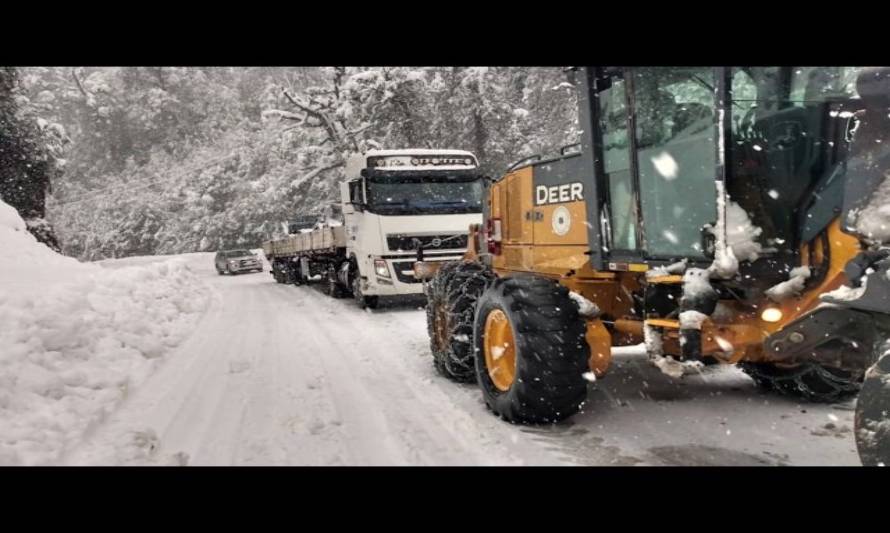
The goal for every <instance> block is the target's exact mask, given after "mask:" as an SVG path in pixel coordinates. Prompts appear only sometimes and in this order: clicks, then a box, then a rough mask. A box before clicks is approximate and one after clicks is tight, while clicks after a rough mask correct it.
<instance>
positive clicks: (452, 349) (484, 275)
mask: <svg viewBox="0 0 890 533" xmlns="http://www.w3.org/2000/svg"><path fill="white" fill-rule="evenodd" d="M494 278H495V275H494V273H492V272H491V271H490V270H488V269H487V268H485V267H484V266H483V265H481V264H479V263H463V262H457V261H455V262H449V263H446V264H444V265H442V267H441V268H440V269H439V271H438V272H437V273H436V276H435V277H434V278H433V280H432V282H431V283H430V287H429V295H428V298H427V306H426V323H427V331H428V333H429V337H430V351H431V352H432V353H433V365H434V366H435V368H436V370H438V371H439V373H440V374H442V375H443V376H445V377H447V378H449V379H452V380H454V381H458V382H470V381H475V379H476V367H475V364H474V362H473V342H472V339H473V319H474V316H475V315H474V313H475V308H476V301H477V300H478V299H479V296H480V295H481V294H482V292H483V291H484V290H485V287H487V286H488V285H489V284H490V283H491V282H492V281H493V280H494Z"/></svg>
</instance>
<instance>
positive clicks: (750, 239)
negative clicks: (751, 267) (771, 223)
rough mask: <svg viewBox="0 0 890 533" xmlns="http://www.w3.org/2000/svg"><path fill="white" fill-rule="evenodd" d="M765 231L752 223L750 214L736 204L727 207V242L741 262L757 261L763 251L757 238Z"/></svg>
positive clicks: (732, 203) (729, 204)
mask: <svg viewBox="0 0 890 533" xmlns="http://www.w3.org/2000/svg"><path fill="white" fill-rule="evenodd" d="M761 233H763V230H762V229H761V228H759V227H757V226H755V225H754V224H753V223H752V222H751V218H750V217H749V216H748V213H746V212H745V210H744V209H742V206H740V205H739V204H737V203H735V202H729V203H728V204H727V205H726V242H727V244H728V245H729V247H730V248H732V253H733V255H735V257H736V259H738V260H739V261H756V260H757V258H758V257H760V253H761V252H762V251H763V247H762V246H761V245H760V243H758V242H757V238H758V237H760V234H761Z"/></svg>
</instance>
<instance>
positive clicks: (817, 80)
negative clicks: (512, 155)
mask: <svg viewBox="0 0 890 533" xmlns="http://www.w3.org/2000/svg"><path fill="white" fill-rule="evenodd" d="M887 73H888V71H887V70H886V69H884V70H881V69H879V70H863V69H852V68H846V67H836V68H829V67H816V68H810V67H731V68H730V67H720V68H710V67H698V68H692V67H676V68H674V67H651V68H641V67H634V68H618V67H586V68H579V69H575V70H574V78H575V79H574V83H575V86H576V87H577V89H578V97H579V98H578V101H579V120H580V125H581V128H582V131H583V133H582V138H581V149H580V151H576V152H573V153H564V154H562V155H561V156H560V157H556V158H553V159H540V158H532V160H527V161H522V162H520V163H519V164H518V165H514V167H512V168H511V169H509V170H508V172H507V173H506V174H505V175H504V176H503V177H501V178H500V179H498V180H496V181H494V182H493V183H492V184H491V185H490V187H489V189H488V195H487V202H486V205H485V211H484V221H485V222H484V224H482V225H481V226H475V227H473V228H471V237H472V238H471V239H470V240H471V244H470V249H469V251H468V252H467V255H466V256H465V258H464V260H463V261H461V262H455V263H450V264H446V265H445V266H443V267H442V268H440V269H438V271H437V272H435V273H434V269H433V268H431V267H430V265H427V264H424V263H422V262H421V263H419V264H418V265H417V266H416V272H417V274H418V275H419V276H421V277H430V276H432V280H431V282H430V283H429V286H428V291H427V292H428V307H427V314H428V325H429V333H430V339H431V348H432V352H433V356H434V362H435V365H436V368H437V369H438V370H439V371H440V372H441V373H442V374H444V375H446V376H448V377H450V378H452V379H455V380H459V381H476V382H477V383H478V384H479V386H480V388H481V389H482V391H483V395H484V398H485V401H486V403H487V405H488V406H489V407H490V408H491V409H492V410H493V411H494V412H495V413H496V414H497V415H499V416H501V417H502V418H504V419H506V420H509V421H513V422H546V421H556V420H560V419H564V418H566V417H569V416H571V415H572V414H573V413H575V412H577V411H578V410H579V409H580V407H581V405H582V403H583V402H584V400H585V398H586V383H587V381H586V379H585V377H586V378H587V379H592V377H591V376H596V377H600V376H603V375H605V373H606V371H607V369H608V366H609V362H610V359H611V347H612V346H614V345H627V344H637V343H640V342H645V344H646V348H647V351H648V353H649V356H650V358H651V359H652V360H653V362H655V363H656V364H658V366H659V367H661V368H662V369H663V370H664V371H665V372H667V373H669V374H671V375H674V376H681V375H682V374H683V373H685V372H689V371H695V370H696V369H698V368H700V367H701V366H702V365H703V364H708V363H726V364H739V365H740V367H741V368H742V369H743V370H744V371H745V372H747V373H748V374H749V375H750V376H751V377H752V378H753V379H754V381H755V382H756V383H758V384H759V385H761V386H764V387H767V388H770V389H774V390H776V391H778V392H781V393H785V394H793V395H798V396H801V397H803V398H805V399H809V400H815V401H834V400H838V399H842V398H845V397H848V396H850V395H853V394H855V393H856V392H857V391H858V389H859V387H860V384H861V382H862V380H863V376H864V373H865V371H866V369H867V368H869V367H870V366H871V365H872V364H873V363H874V362H875V361H876V360H877V358H878V356H879V355H880V353H881V349H882V348H881V347H882V346H883V345H884V343H885V342H886V339H887V338H888V332H890V316H888V313H890V290H887V287H888V283H890V278H887V277H886V276H887V265H888V261H887V260H886V258H887V254H885V252H884V251H882V248H881V246H882V245H881V243H880V242H878V240H876V239H875V238H874V237H875V235H874V232H866V233H863V231H862V227H861V226H862V224H860V223H858V222H857V220H858V218H861V216H862V214H863V213H864V212H865V211H866V210H867V209H868V207H867V206H868V205H870V204H868V201H869V199H870V198H872V197H876V195H880V194H881V191H882V190H883V189H881V187H882V186H886V185H884V184H883V181H882V180H883V176H884V173H886V172H888V171H890V161H888V160H887V159H886V158H884V159H882V158H881V157H878V156H877V155H876V152H875V149H874V146H873V145H875V144H877V145H881V143H882V142H883V145H882V146H886V145H887V144H890V127H887V126H886V124H887V122H888V120H887V115H888V109H887V107H888V104H887V95H890V87H888V83H890V82H888V80H890V77H888V75H887ZM866 125H868V128H866V127H865V126H866ZM881 154H883V152H881ZM885 214H886V213H885ZM888 218H890V217H888ZM860 222H861V221H860ZM887 222H888V224H890V220H888V221H887ZM888 233H890V232H888ZM878 278H880V279H878Z"/></svg>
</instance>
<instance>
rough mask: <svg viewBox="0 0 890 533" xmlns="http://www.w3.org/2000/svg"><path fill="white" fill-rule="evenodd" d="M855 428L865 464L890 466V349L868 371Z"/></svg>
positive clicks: (857, 442) (858, 400)
mask: <svg viewBox="0 0 890 533" xmlns="http://www.w3.org/2000/svg"><path fill="white" fill-rule="evenodd" d="M887 348H890V346H887ZM853 427H854V434H855V435H856V448H857V450H858V451H859V460H860V461H862V464H863V465H864V466H886V465H890V350H888V351H887V352H886V353H884V355H883V357H881V358H880V359H879V360H878V362H877V363H876V364H875V365H874V366H872V367H871V368H869V369H868V371H867V372H866V373H865V381H864V382H863V384H862V391H861V392H860V393H859V397H858V398H857V399H856V416H855V418H854V425H853Z"/></svg>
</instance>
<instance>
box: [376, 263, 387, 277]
mask: <svg viewBox="0 0 890 533" xmlns="http://www.w3.org/2000/svg"><path fill="white" fill-rule="evenodd" d="M374 272H375V273H376V274H377V275H378V276H380V277H382V278H388V277H389V267H387V266H386V261H384V260H383V259H375V260H374Z"/></svg>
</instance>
